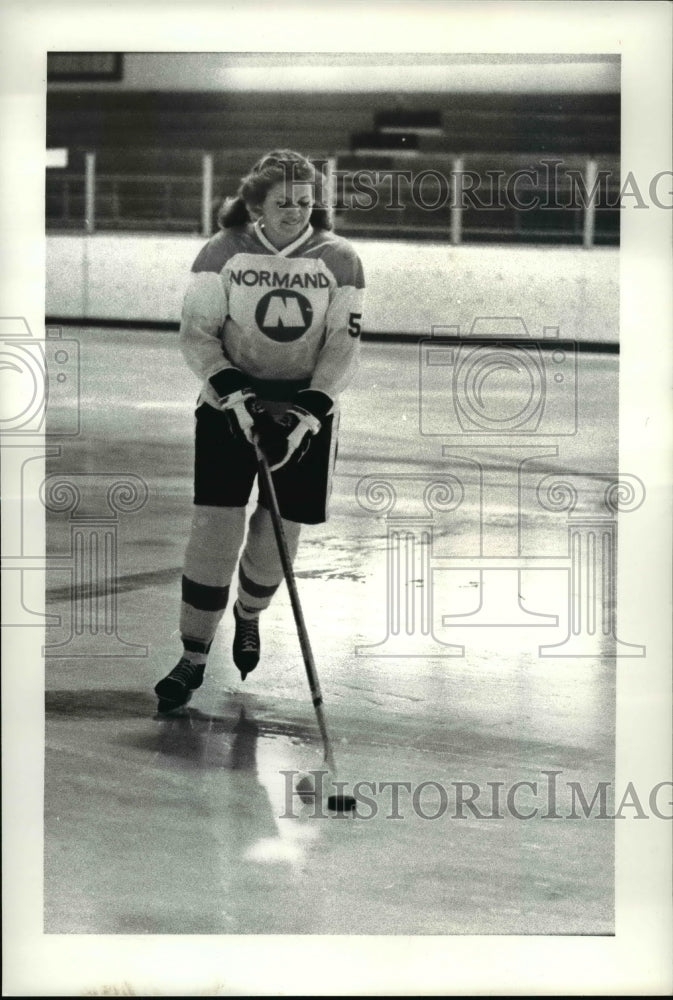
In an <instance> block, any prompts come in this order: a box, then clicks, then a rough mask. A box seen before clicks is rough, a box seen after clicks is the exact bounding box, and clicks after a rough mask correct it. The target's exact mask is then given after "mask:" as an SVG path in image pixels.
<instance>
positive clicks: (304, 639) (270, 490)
mask: <svg viewBox="0 0 673 1000" xmlns="http://www.w3.org/2000/svg"><path fill="white" fill-rule="evenodd" d="M255 452H256V454H257V464H258V467H259V477H260V481H261V483H262V487H263V491H264V495H265V498H266V501H267V503H268V505H269V514H270V515H271V523H272V525H273V532H274V535H275V536H276V543H277V545H278V554H279V555H280V561H281V563H282V566H283V573H284V575H285V582H286V584H287V589H288V592H289V594H290V603H291V604H292V613H293V614H294V620H295V624H296V626H297V634H298V636H299V645H300V646H301V652H302V657H303V660H304V667H305V668H306V676H307V678H308V686H309V688H310V691H311V700H312V701H313V707H314V709H315V714H316V718H317V720H318V726H319V728H320V735H321V736H322V741H323V746H324V748H325V763H326V764H327V766H328V768H329V769H330V771H332V773H333V775H334V777H336V763H335V760H334V754H333V753H332V744H331V742H330V738H329V733H328V732H327V723H326V721H325V715H324V712H323V709H322V692H321V690H320V682H319V680H318V671H317V670H316V665H315V660H314V659H313V651H312V649H311V642H310V640H309V637H308V631H307V628H306V622H305V621H304V614H303V611H302V609H301V603H300V601H299V592H298V590H297V583H296V580H295V575H294V569H293V567H292V560H291V558H290V552H289V549H288V547H287V539H286V538H285V531H284V530H283V522H282V518H281V513H280V508H279V507H278V498H277V496H276V488H275V486H274V485H273V479H272V478H271V470H270V469H269V463H268V462H267V460H266V457H265V455H264V454H263V453H262V451H261V449H260V448H259V446H258V444H257V443H256V442H255ZM327 804H328V807H329V808H330V809H334V810H336V811H340V812H341V811H344V812H345V811H348V810H350V809H353V808H355V799H353V798H351V796H349V795H330V796H329V797H328V799H327Z"/></svg>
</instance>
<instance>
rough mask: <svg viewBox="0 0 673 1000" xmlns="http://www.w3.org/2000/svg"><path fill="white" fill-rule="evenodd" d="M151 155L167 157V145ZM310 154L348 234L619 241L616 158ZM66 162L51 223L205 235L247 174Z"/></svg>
mask: <svg viewBox="0 0 673 1000" xmlns="http://www.w3.org/2000/svg"><path fill="white" fill-rule="evenodd" d="M241 152H242V151H240V150H237V151H236V153H235V156H234V154H232V160H233V161H234V162H236V163H240V162H241V159H242V157H241ZM257 153H258V151H255V152H254V153H253V152H252V151H251V156H254V155H256V154H257ZM148 155H151V156H153V157H155V158H156V159H157V161H160V151H158V150H154V151H148ZM312 158H313V159H314V160H315V161H316V162H319V163H320V164H321V166H322V167H323V169H324V171H325V173H326V175H327V178H328V198H329V200H330V204H331V205H332V207H333V209H334V216H335V228H336V229H337V231H340V232H343V233H344V235H349V236H356V237H361V238H368V237H370V238H372V237H374V238H393V239H394V238H398V239H411V240H414V239H436V240H442V241H448V242H449V243H451V244H452V245H454V246H457V245H459V244H461V243H467V242H502V241H505V242H526V243H536V242H542V243H549V242H552V243H556V244H564V243H567V244H571V245H581V246H584V247H585V248H591V247H593V246H596V245H600V244H608V245H616V244H618V242H619V204H618V202H619V189H620V188H619V185H620V175H619V160H618V159H617V158H616V157H600V158H599V157H593V156H554V155H552V154H548V155H547V154H544V155H541V154H539V153H535V154H529V155H524V154H520V153H516V154H502V153H483V152H479V153H463V154H460V155H458V154H456V155H451V154H438V153H435V154H425V155H414V156H406V157H405V156H404V155H402V156H400V155H396V156H387V157H386V156H381V155H377V156H358V155H355V154H353V153H340V154H337V155H333V156H324V157H321V156H315V157H312ZM70 161H71V164H72V165H71V166H70V168H58V169H50V170H48V172H47V183H46V224H47V230H48V231H52V232H53V231H67V232H73V231H75V232H82V231H83V232H85V233H88V234H93V233H95V232H110V231H112V232H115V231H116V232H156V233H189V234H193V235H200V236H202V237H205V238H208V237H209V236H210V235H212V233H213V232H214V231H215V230H216V229H217V212H218V210H219V207H220V205H221V203H222V199H223V197H224V195H225V194H229V193H232V192H233V191H235V190H236V187H237V185H238V182H239V174H235V173H234V172H231V171H228V169H227V162H226V157H222V156H217V157H216V156H215V155H214V154H213V153H210V152H203V153H202V155H201V157H200V171H198V172H197V171H193V172H191V173H180V174H178V173H159V172H157V173H153V172H144V173H139V172H133V173H127V172H124V173H121V172H107V171H100V170H99V169H98V166H97V161H98V157H97V154H96V152H93V151H79V152H78V151H73V155H72V156H71V157H70ZM232 165H233V164H232ZM216 167H217V169H216Z"/></svg>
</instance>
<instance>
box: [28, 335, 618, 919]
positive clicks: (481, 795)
mask: <svg viewBox="0 0 673 1000" xmlns="http://www.w3.org/2000/svg"><path fill="white" fill-rule="evenodd" d="M62 336H63V337H64V338H71V339H74V340H76V341H78V342H79V349H80V392H79V407H80V418H81V428H80V433H79V435H77V436H73V437H70V438H63V439H62V440H61V441H60V442H59V445H58V448H59V453H58V454H54V455H52V456H51V458H50V459H49V461H48V469H47V471H48V473H49V474H50V477H51V478H52V483H51V485H52V487H53V491H52V494H51V508H52V509H51V510H50V511H49V513H48V536H47V537H48V555H49V559H50V561H51V564H52V566H53V568H52V569H50V571H49V575H48V590H47V611H48V612H49V614H50V615H52V616H55V617H54V619H53V620H52V624H51V625H50V627H49V628H48V629H47V643H48V647H47V659H46V678H47V690H46V771H45V925H44V926H45V931H46V932H47V933H57V934H110V935H124V934H148V935H151V934H325V935H326V934H349V935H353V934H358V935H361V934H384V935H389V934H400V935H401V934H425V935H442V934H552V935H578V934H580V935H581V934H584V935H605V934H612V933H613V932H614V913H613V903H614V899H613V894H614V890H613V879H614V826H613V823H611V822H609V821H608V822H606V821H603V822H601V821H599V820H597V819H596V818H595V816H592V817H591V818H589V819H587V818H585V817H584V816H583V815H582V812H581V810H580V808H579V805H578V801H579V800H578V799H577V797H576V796H575V791H573V787H574V788H575V790H576V788H577V787H578V786H579V787H581V789H582V791H583V792H584V795H585V796H586V798H587V799H588V800H589V801H590V800H591V798H592V796H593V794H594V791H595V790H596V786H597V785H598V783H599V782H608V783H609V782H612V781H613V780H614V741H615V724H614V719H615V683H614V673H615V660H614V641H613V637H612V636H611V617H610V616H611V609H612V602H613V601H614V594H613V592H612V586H611V581H612V580H613V579H614V576H615V568H614V553H613V551H612V550H611V549H610V551H608V549H609V537H608V536H609V533H610V527H609V525H610V524H612V522H610V521H609V510H607V511H606V509H605V506H604V491H605V489H606V487H608V486H609V484H610V483H611V482H612V481H613V480H614V479H615V477H616V472H617V468H618V441H617V391H618V380H617V376H618V355H617V354H616V353H609V352H602V353H593V352H591V351H584V350H583V351H580V352H578V353H577V356H576V359H575V360H576V365H577V367H576V379H575V373H574V369H572V366H571V367H570V368H566V369H565V374H564V378H565V380H566V381H565V383H564V386H563V388H564V389H567V395H566V396H565V397H563V396H562V395H558V398H557V396H554V398H553V399H552V397H551V393H552V392H556V388H554V386H555V383H554V370H553V368H551V367H549V366H550V365H553V361H552V353H553V352H551V351H545V352H544V357H543V358H542V364H543V366H546V368H545V370H546V371H547V374H548V378H549V388H548V393H549V395H548V398H547V402H548V404H549V406H550V407H554V406H555V407H557V409H558V408H560V409H559V410H558V413H557V414H556V416H554V417H553V420H555V421H557V422H556V423H553V422H552V423H549V424H547V425H545V424H544V423H543V424H542V425H541V427H540V430H539V433H533V432H531V431H530V430H527V431H526V433H521V434H517V433H515V431H516V427H515V429H514V431H511V433H508V434H505V435H503V436H500V437H498V436H497V435H496V436H494V435H493V434H490V433H475V432H474V428H473V429H472V430H470V429H469V428H468V430H467V431H466V430H465V428H464V427H462V426H461V425H460V422H459V421H458V419H457V418H456V415H455V413H454V412H453V410H452V409H451V406H450V379H451V372H452V371H453V370H454V366H455V365H457V364H458V358H457V355H456V354H455V353H454V354H453V355H450V354H446V355H445V359H444V362H442V364H443V365H444V371H445V372H446V373H447V375H446V379H447V380H448V381H445V383H444V384H443V386H442V382H441V379H440V381H437V380H436V378H435V376H436V374H437V370H438V367H439V368H441V367H442V365H441V364H435V363H433V362H428V356H427V354H426V353H424V352H425V351H426V350H427V345H425V346H424V345H419V344H416V343H413V342H407V343H381V342H365V343H363V345H362V364H361V368H360V371H359V374H358V376H357V378H356V380H355V382H354V383H353V384H352V386H351V387H350V388H349V390H348V391H347V392H346V393H345V394H344V396H343V398H342V418H341V435H340V448H339V455H338V461H337V467H336V475H335V481H334V494H333V499H332V512H331V517H330V520H329V521H328V523H327V524H325V525H322V526H317V527H311V528H305V529H304V531H303V535H302V542H301V544H300V550H299V555H298V558H297V562H296V566H295V568H296V572H297V578H298V585H299V591H300V596H301V600H302V605H303V609H304V615H305V617H306V621H307V625H308V629H309V633H310V637H311V642H312V645H313V651H314V655H315V659H316V663H317V668H318V672H319V676H320V681H321V685H322V689H323V695H324V699H325V712H326V716H327V721H328V726H329V730H330V734H331V736H332V742H333V749H334V753H335V756H336V758H337V762H338V765H339V777H340V778H341V780H343V781H345V782H347V783H348V785H349V788H353V787H354V785H355V784H356V783H357V782H363V783H367V784H366V785H365V784H363V785H360V789H361V801H360V802H359V804H358V807H357V811H356V813H355V814H354V815H353V814H348V815H346V816H340V815H335V814H332V813H329V812H327V811H326V810H324V809H322V808H318V809H316V808H315V805H314V804H311V803H302V802H301V801H300V800H299V799H298V798H297V797H296V796H294V795H293V794H292V792H293V788H294V781H295V780H296V775H294V774H293V772H305V771H307V770H312V769H313V770H321V769H322V768H323V749H322V744H321V740H320V734H319V730H318V727H317V724H316V719H315V715H314V711H313V708H312V705H311V700H310V696H309V690H308V685H307V681H306V676H305V673H304V666H303V662H302V658H301V652H300V648H299V643H298V639H297V634H296V630H295V626H294V621H293V618H292V613H291V608H290V603H289V599H288V595H287V590H286V589H285V587H284V586H283V587H281V589H280V590H279V592H278V595H277V597H276V599H275V601H274V603H273V604H272V606H271V608H270V609H269V611H268V612H266V613H265V615H264V616H263V619H262V660H261V663H260V665H259V667H258V668H257V670H256V671H255V672H254V673H253V674H251V675H250V676H249V677H248V678H247V680H246V681H245V683H242V682H241V681H240V678H239V674H238V672H237V670H236V668H235V667H234V665H233V662H232V659H231V640H232V635H233V627H232V626H233V620H232V615H231V608H228V609H227V611H226V613H225V617H224V619H223V622H222V626H221V629H220V633H219V635H218V638H217V639H216V641H215V643H214V646H213V650H212V652H211V656H210V660H209V666H208V670H207V675H206V681H205V683H204V685H203V687H202V688H201V689H200V690H199V691H197V692H196V693H195V695H194V697H193V699H192V701H191V703H190V705H189V706H187V707H185V708H184V709H182V710H180V711H179V712H177V713H175V714H173V715H172V716H157V715H156V714H155V707H156V700H155V696H154V694H153V690H152V689H153V686H154V684H155V683H156V681H157V680H158V679H159V678H160V677H161V676H163V675H164V674H165V673H166V672H167V671H168V670H169V669H170V668H171V667H172V666H174V665H175V663H176V662H177V659H178V657H179V652H180V643H179V639H178V635H177V621H178V610H179V593H180V588H179V581H180V574H181V565H182V557H183V552H184V547H185V544H186V540H187V533H188V528H189V523H190V518H191V507H192V482H191V471H192V414H193V409H194V402H195V399H196V395H197V391H198V386H197V383H196V381H195V379H194V377H193V376H192V375H191V374H190V372H189V371H188V370H187V368H186V366H185V364H184V362H183V360H182V357H181V354H180V352H179V348H178V343H177V335H176V334H175V332H171V331H157V330H134V329H132V330H129V329H126V330H120V329H112V328H107V329H101V328H82V327H73V328H71V329H64V330H63V332H62ZM453 351H454V352H455V351H456V348H455V345H454V347H453ZM570 354H572V351H571V352H570ZM573 364H574V362H573ZM431 368H432V369H433V370H432V371H431V370H430V369H431ZM520 378H521V375H520V373H519V374H515V375H512V373H511V372H510V373H508V372H507V371H506V370H501V369H498V368H497V367H496V369H495V370H494V371H493V372H492V373H491V374H490V375H489V376H488V379H487V380H486V382H485V383H484V392H487V393H490V396H489V400H490V402H488V405H491V406H495V407H496V409H497V408H498V406H499V407H500V409H499V412H500V413H501V414H502V415H503V417H502V419H503V420H505V418H506V417H507V416H508V415H511V414H516V413H517V412H518V411H517V409H516V405H517V404H516V400H515V399H513V397H512V392H520V391H521V381H520ZM433 379H434V381H433ZM556 385H558V383H556ZM508 387H513V389H512V390H510V388H508ZM475 391H476V392H477V396H476V397H475V398H477V399H478V398H480V397H479V395H478V390H475ZM560 392H561V390H559V393H560ZM568 398H572V399H575V398H576V401H577V409H576V412H573V411H572V408H571V409H570V410H568V409H567V401H568ZM494 400H495V401H496V402H494ZM498 400H499V402H497V401H498ZM485 405H486V404H485ZM564 406H565V407H566V409H563V407H564ZM421 413H422V417H421ZM559 413H560V416H559ZM549 419H550V420H552V418H551V417H550V418H549ZM572 419H576V423H574V424H572ZM563 420H571V423H570V424H566V425H564V427H565V429H564V428H563V427H561V423H562V421H563ZM559 421H560V422H561V423H559ZM493 426H495V425H493ZM501 426H503V427H504V426H505V424H501ZM559 427H561V429H560V430H559ZM59 477H63V480H64V481H65V480H69V481H70V482H71V483H73V482H74V483H76V484H79V486H80V487H81V500H80V502H79V504H78V505H77V506H73V504H72V503H70V505H68V502H67V497H65V499H64V494H63V487H61V488H60V492H59V485H58V481H59ZM124 482H126V483H127V486H125V487H124V486H120V487H119V489H120V490H121V493H120V494H119V496H120V497H121V500H120V499H119V497H118V499H117V506H116V507H115V508H114V513H113V514H111V512H110V508H109V499H110V493H109V489H110V487H114V484H115V483H122V484H123V483H124ZM129 482H130V483H131V485H128V483H129ZM559 483H561V484H563V483H565V484H566V485H565V486H563V485H561V486H559V485H558V484H559ZM568 484H571V485H570V486H568ZM145 488H146V496H145V493H144V490H145ZM573 489H574V490H575V493H576V498H575V501H574V502H573V503H572V504H571V505H570V506H569V505H568V503H567V502H566V501H567V498H568V496H569V495H570V493H571V492H572V490H573ZM124 490H126V491H127V499H126V501H125V500H124V497H123V493H124ZM569 491H570V492H569ZM106 505H107V506H106ZM48 506H49V503H48ZM106 518H107V520H106ZM572 518H575V523H576V524H580V522H581V524H583V525H584V526H585V528H586V525H587V524H590V523H593V521H592V519H594V521H595V520H596V518H598V519H599V520H600V519H603V520H602V523H603V524H604V525H605V524H607V523H608V522H609V524H608V527H607V528H606V529H605V530H604V531H603V534H602V535H601V534H600V532H599V533H598V534H596V533H595V532H594V534H593V535H592V534H591V532H589V534H588V535H587V536H586V537H588V538H589V541H588V542H587V545H588V546H589V547H588V548H587V550H586V551H584V550H583V551H582V552H574V550H572V544H574V543H571V542H570V541H569V538H570V537H571V536H570V535H569V519H570V520H572ZM606 518H607V521H606ZM601 530H602V529H601ZM78 532H79V534H78ZM86 532H88V533H89V534H88V535H86ZM606 532H607V534H606ZM75 536H77V537H78V538H79V539H80V543H81V545H82V546H83V548H81V549H79V550H76V549H75V548H74V542H73V538H74V537H75ZM94 536H95V539H96V540H95V546H97V548H95V546H94V542H93V541H92V539H93V538H94ZM583 537H584V536H583ZM592 538H593V541H591V539H592ZM82 539H84V541H81V540H82ZM606 539H607V541H606ZM87 540H88V541H87ZM578 544H579V543H578ZM582 544H584V543H582ZM601 545H602V546H603V548H602V549H601ZM592 546H593V547H592ZM601 553H602V561H601ZM610 560H613V561H612V562H611V561H610ZM103 565H107V566H113V568H114V577H115V578H116V580H117V585H116V588H115V593H114V594H112V593H107V594H106V596H105V598H104V599H103V598H101V594H100V591H101V588H104V587H105V584H104V582H103V575H104V574H103V575H101V574H102V570H101V568H100V567H101V566H103ZM597 566H598V570H596V567H597ZM587 567H588V568H587ZM601 567H602V568H601ZM575 573H580V574H584V575H582V576H581V581H580V582H581V585H582V586H581V588H580V589H582V590H583V592H584V590H588V591H591V588H592V587H594V588H595V587H596V586H599V587H602V588H603V589H602V591H601V594H598V595H597V594H596V593H589V596H587V597H586V599H585V598H583V600H584V599H585V604H583V605H582V607H581V608H579V607H576V606H575V604H574V602H575V601H576V600H577V596H576V595H577V590H578V588H577V587H575V588H573V593H574V594H575V597H571V596H569V595H570V584H571V582H572V581H573V579H574V576H573V574H575ZM78 574H79V575H78ZM578 579H579V578H578ZM596 580H598V584H596ZM599 597H600V598H601V600H600V601H599V600H598V598H599ZM598 605H600V607H599V612H598V617H597V618H595V617H594V618H592V614H593V612H592V608H595V607H596V606H598ZM106 615H107V617H105V616H106ZM601 616H602V617H601ZM104 618H105V621H104V620H103V619H104ZM113 620H114V627H113V628H108V625H107V623H108V622H111V621H113ZM624 638H625V639H628V638H629V637H628V636H626V637H624ZM573 639H574V640H575V642H574V644H573V641H569V640H573ZM59 644H61V645H59ZM541 648H542V649H541ZM611 657H612V658H611ZM519 783H531V784H528V785H521V784H519ZM572 783H576V784H575V786H573V787H571V786H572ZM395 796H397V802H395ZM573 796H575V801H574V805H575V807H576V812H575V818H568V814H569V812H570V811H571V809H572V806H573ZM468 799H471V801H472V806H470V805H469V804H466V800H468ZM578 811H579V815H577V812H578ZM528 816H530V818H524V817H528ZM433 817H435V818H433Z"/></svg>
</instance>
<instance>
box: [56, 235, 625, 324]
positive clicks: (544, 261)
mask: <svg viewBox="0 0 673 1000" xmlns="http://www.w3.org/2000/svg"><path fill="white" fill-rule="evenodd" d="M352 242H353V245H354V246H355V247H356V249H357V251H358V253H359V254H360V256H361V258H362V262H363V265H364V268H365V276H366V280H367V301H366V311H365V321H364V330H365V331H366V332H370V333H390V334H399V333H407V334H429V333H430V332H431V329H432V327H433V325H447V326H459V327H460V333H461V334H463V335H464V334H467V333H468V332H469V330H470V328H471V326H472V323H473V321H474V320H475V318H477V317H480V316H489V317H494V316H495V317H498V316H502V317H512V316H520V317H521V318H522V319H523V320H524V322H525V323H526V325H527V327H528V332H529V334H530V335H531V336H532V337H540V336H542V329H541V327H542V326H558V327H559V333H560V335H561V336H562V337H567V338H570V339H573V340H581V341H585V342H589V343H617V342H618V341H619V250H618V249H615V248H595V249H593V250H583V249H579V248H576V247H561V248H559V247H512V246H499V245H496V246H460V247H452V246H449V245H448V244H444V243H409V242H406V241H396V240H385V241H383V240H353V241H352ZM203 243H204V240H203V238H202V237H200V236H147V235H137V236H136V235H103V234H96V235H93V236H80V235H77V236H67V235H63V236H48V237H47V293H46V314H47V316H49V317H58V318H63V319H66V318H67V319H77V320H81V319H92V320H93V319H105V320H116V321H118V322H120V323H123V322H129V321H143V322H150V323H151V322H178V320H179V317H180V307H181V302H182V295H183V292H184V288H185V284H186V280H187V275H188V273H189V269H190V267H191V265H192V262H193V260H194V258H195V256H196V254H197V253H198V251H199V249H200V247H201V246H202V245H203Z"/></svg>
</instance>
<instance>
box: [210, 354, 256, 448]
mask: <svg viewBox="0 0 673 1000" xmlns="http://www.w3.org/2000/svg"><path fill="white" fill-rule="evenodd" d="M208 381H209V382H210V385H211V386H212V388H213V389H214V390H215V392H216V393H217V395H218V397H219V405H220V409H221V410H222V412H223V413H224V414H225V416H226V417H227V420H228V422H229V430H230V432H231V434H232V435H233V436H234V437H236V438H238V439H239V440H245V441H248V442H249V443H250V444H252V443H253V431H256V430H257V429H258V428H257V427H256V421H259V420H260V418H261V419H262V421H263V417H264V416H266V412H265V410H264V408H263V406H262V404H261V403H260V402H259V400H258V399H257V396H256V395H255V394H254V392H253V391H252V389H251V388H250V386H249V384H248V379H247V378H246V376H245V375H244V374H243V372H242V371H239V369H238V368H225V369H223V371H219V372H216V373H215V374H214V375H211V377H210V379H209V380H208Z"/></svg>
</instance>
